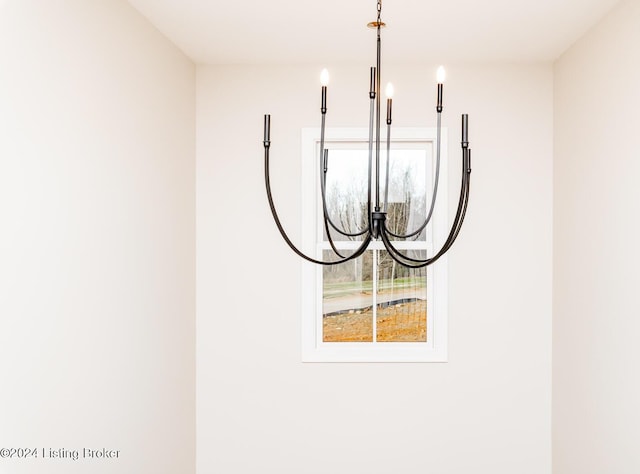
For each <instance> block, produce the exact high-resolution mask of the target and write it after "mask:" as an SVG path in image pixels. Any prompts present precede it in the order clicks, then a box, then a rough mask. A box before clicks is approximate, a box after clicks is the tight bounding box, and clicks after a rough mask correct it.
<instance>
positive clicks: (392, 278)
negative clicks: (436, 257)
mask: <svg viewBox="0 0 640 474" xmlns="http://www.w3.org/2000/svg"><path fill="white" fill-rule="evenodd" d="M403 253H404V254H405V255H408V256H409V257H411V258H421V259H424V258H426V253H425V251H424V250H407V251H404V252H403ZM426 274H427V271H426V269H424V268H421V269H410V268H406V267H403V266H402V265H400V264H398V263H396V262H395V261H394V260H393V259H392V258H391V256H390V255H389V253H388V252H386V251H382V250H380V251H379V264H378V295H377V297H378V298H377V303H378V304H377V317H376V341H378V342H426V341H427V277H426Z"/></svg>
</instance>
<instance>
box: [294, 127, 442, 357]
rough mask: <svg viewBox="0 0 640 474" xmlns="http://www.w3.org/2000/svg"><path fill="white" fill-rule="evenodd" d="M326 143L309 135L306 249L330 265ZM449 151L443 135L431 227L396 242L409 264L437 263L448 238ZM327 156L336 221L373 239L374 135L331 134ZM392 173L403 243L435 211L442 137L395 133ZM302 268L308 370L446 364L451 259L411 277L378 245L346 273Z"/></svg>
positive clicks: (395, 227) (350, 245) (393, 214)
mask: <svg viewBox="0 0 640 474" xmlns="http://www.w3.org/2000/svg"><path fill="white" fill-rule="evenodd" d="M319 142H320V140H319V129H303V132H302V223H303V236H302V246H303V249H304V250H305V251H306V252H307V253H308V254H309V255H315V256H316V257H318V258H323V259H325V260H328V259H332V258H334V259H335V253H334V251H333V250H332V248H331V245H330V242H329V240H328V239H327V235H326V230H325V228H324V225H323V220H322V216H323V209H322V199H321V198H320V192H319V188H320V181H319V174H320V166H319V163H318V156H319V153H320V143H319ZM385 143H386V142H385ZM446 144H447V133H446V130H445V129H443V130H442V151H441V164H440V180H439V190H438V198H437V200H436V203H435V207H434V214H433V218H432V221H431V223H430V224H429V225H428V226H427V228H426V229H425V230H423V231H422V232H420V233H419V234H418V235H416V236H415V237H413V238H410V239H400V238H398V239H396V240H395V242H394V244H395V245H396V246H397V247H398V248H399V249H402V250H403V251H404V252H406V253H407V254H408V255H409V256H415V257H418V258H425V256H427V255H433V253H434V246H437V245H439V244H441V243H442V242H443V241H444V240H445V238H446V232H447V215H446V214H447V213H446V210H447V199H446V198H447V186H446V183H447V159H446V157H447V152H446V149H447V147H446ZM325 147H326V148H327V149H328V150H329V162H328V173H327V181H326V196H327V210H328V213H329V216H330V218H331V220H332V221H333V223H334V224H335V225H336V227H338V228H340V229H341V230H343V231H344V232H345V233H347V234H357V233H358V232H359V231H360V230H362V229H364V227H363V225H365V223H366V215H367V204H366V203H367V171H368V151H367V150H368V130H366V129H327V131H326V140H325ZM382 148H383V150H384V149H385V148H386V146H383V147H382ZM383 150H381V170H383V171H382V173H381V174H382V176H383V177H384V170H385V169H386V166H387V165H386V151H383ZM389 170H390V171H389V191H388V203H389V205H388V211H387V224H388V225H389V227H390V229H391V230H392V231H393V232H394V233H396V234H398V235H404V234H406V233H410V232H413V231H414V230H417V229H418V228H419V226H420V225H421V224H422V222H423V221H424V218H425V216H426V213H427V211H428V209H429V207H430V205H431V197H432V191H433V190H432V186H433V176H434V172H435V129H413V128H411V129H397V128H396V129H394V130H393V133H392V144H391V161H390V163H389ZM384 193H385V190H384V179H383V180H381V195H383V194H384ZM381 200H384V199H381ZM331 235H332V238H333V240H334V245H335V248H336V249H337V251H338V252H339V253H341V254H344V255H348V254H349V253H350V252H352V251H353V250H354V249H355V248H357V247H358V246H359V243H360V242H361V240H362V238H361V237H358V236H355V235H351V236H344V235H341V234H339V233H337V232H335V231H333V229H332V233H331ZM302 265H303V269H302V287H303V295H302V358H303V361H305V362H444V361H446V357H447V286H446V285H447V263H446V256H445V257H443V258H442V259H440V260H439V261H438V262H436V263H435V264H434V265H431V266H429V267H427V268H424V269H419V270H412V269H407V268H405V267H402V266H401V265H399V264H397V263H395V262H394V261H393V260H392V259H391V258H390V257H389V255H388V254H387V252H386V251H385V249H384V246H383V244H382V242H375V241H374V242H372V243H371V244H370V246H369V249H368V250H367V251H366V252H365V254H364V255H363V256H361V257H359V258H357V259H354V260H351V261H348V262H345V263H343V264H340V265H336V266H319V265H313V264H310V263H307V262H303V264H302Z"/></svg>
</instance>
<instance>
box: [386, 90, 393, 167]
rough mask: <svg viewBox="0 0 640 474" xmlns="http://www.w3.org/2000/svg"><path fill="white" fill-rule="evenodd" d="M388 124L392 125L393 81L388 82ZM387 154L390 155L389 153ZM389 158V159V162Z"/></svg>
mask: <svg viewBox="0 0 640 474" xmlns="http://www.w3.org/2000/svg"><path fill="white" fill-rule="evenodd" d="M386 92H387V125H391V100H392V99H393V85H392V84H391V83H389V84H387V91H386ZM387 138H389V134H387ZM387 156H389V155H388V154H387ZM388 162H389V160H387V163H388Z"/></svg>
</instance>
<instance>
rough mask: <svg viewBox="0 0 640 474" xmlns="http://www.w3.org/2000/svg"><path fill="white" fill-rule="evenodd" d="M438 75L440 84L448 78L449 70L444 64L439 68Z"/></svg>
mask: <svg viewBox="0 0 640 474" xmlns="http://www.w3.org/2000/svg"><path fill="white" fill-rule="evenodd" d="M436 77H437V78H438V84H444V80H445V79H446V78H447V72H446V71H445V70H444V66H440V67H439V68H438V72H437V74H436Z"/></svg>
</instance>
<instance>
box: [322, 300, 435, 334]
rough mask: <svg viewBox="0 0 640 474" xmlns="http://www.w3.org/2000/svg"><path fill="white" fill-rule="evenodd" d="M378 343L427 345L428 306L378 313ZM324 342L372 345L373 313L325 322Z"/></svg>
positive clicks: (400, 307)
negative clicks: (423, 343)
mask: <svg viewBox="0 0 640 474" xmlns="http://www.w3.org/2000/svg"><path fill="white" fill-rule="evenodd" d="M377 319H378V321H377V333H378V334H377V336H378V337H377V338H376V340H377V341H378V342H424V341H426V340H427V302H426V301H415V302H412V303H405V304H397V305H393V306H388V307H386V308H383V309H379V310H378V318H377ZM323 340H324V342H371V341H372V340H373V311H372V310H368V311H362V312H354V313H347V314H339V315H333V316H325V317H324V318H323Z"/></svg>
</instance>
